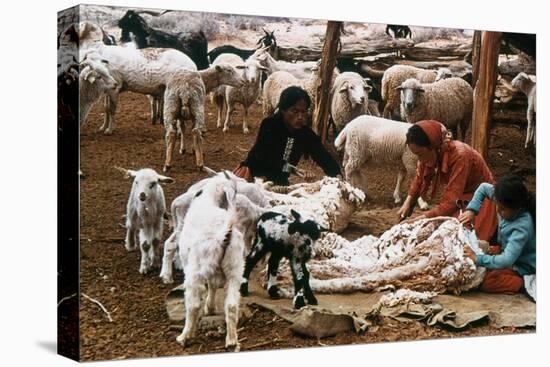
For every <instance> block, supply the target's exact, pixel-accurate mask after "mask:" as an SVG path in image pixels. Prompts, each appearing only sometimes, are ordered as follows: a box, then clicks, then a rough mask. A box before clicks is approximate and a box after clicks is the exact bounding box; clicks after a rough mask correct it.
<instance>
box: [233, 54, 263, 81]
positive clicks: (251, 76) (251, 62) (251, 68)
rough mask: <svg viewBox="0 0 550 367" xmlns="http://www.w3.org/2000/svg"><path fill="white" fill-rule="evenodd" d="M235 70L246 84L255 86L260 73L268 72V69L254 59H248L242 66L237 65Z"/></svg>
mask: <svg viewBox="0 0 550 367" xmlns="http://www.w3.org/2000/svg"><path fill="white" fill-rule="evenodd" d="M235 68H237V69H239V70H241V72H242V76H243V78H244V80H245V82H246V83H250V84H255V83H256V81H258V80H259V79H260V75H261V73H262V71H266V72H268V71H269V69H268V68H266V67H265V66H263V65H261V64H260V63H259V62H258V60H257V59H256V58H255V57H254V58H253V57H249V58H248V59H247V60H246V61H245V62H244V64H242V65H237V66H236V67H235Z"/></svg>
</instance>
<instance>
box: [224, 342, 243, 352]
mask: <svg viewBox="0 0 550 367" xmlns="http://www.w3.org/2000/svg"><path fill="white" fill-rule="evenodd" d="M225 349H227V350H233V352H240V351H241V345H240V344H239V342H236V343H225Z"/></svg>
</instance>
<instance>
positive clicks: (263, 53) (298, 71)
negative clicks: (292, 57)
mask: <svg viewBox="0 0 550 367" xmlns="http://www.w3.org/2000/svg"><path fill="white" fill-rule="evenodd" d="M267 49H268V48H264V49H260V50H258V51H256V53H255V55H256V58H257V59H258V61H259V62H260V63H261V64H262V65H263V66H265V67H266V68H267V69H269V74H272V73H274V72H277V71H286V72H287V73H290V74H292V75H293V76H294V77H296V78H298V79H307V78H309V76H310V75H311V73H312V72H313V71H314V70H315V69H316V67H317V62H316V61H304V62H296V63H293V62H287V61H281V60H275V59H274V58H273V57H272V56H271V55H270V54H269V52H268V50H267Z"/></svg>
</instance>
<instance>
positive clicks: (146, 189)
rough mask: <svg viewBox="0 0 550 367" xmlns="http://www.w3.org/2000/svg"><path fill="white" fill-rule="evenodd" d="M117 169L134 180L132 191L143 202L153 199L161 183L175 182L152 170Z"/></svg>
mask: <svg viewBox="0 0 550 367" xmlns="http://www.w3.org/2000/svg"><path fill="white" fill-rule="evenodd" d="M115 168H116V169H117V170H119V171H120V172H122V173H123V174H124V176H125V177H126V178H130V177H133V178H134V182H133V188H132V191H133V192H135V193H136V195H137V196H138V198H139V200H141V201H146V200H147V199H148V198H150V197H152V195H153V194H154V193H156V192H157V190H158V189H159V186H158V185H159V184H160V183H172V182H174V179H173V178H171V177H166V176H163V175H159V174H158V173H157V172H156V171H155V170H153V169H151V168H143V169H140V170H139V171H134V170H131V169H124V168H121V167H115Z"/></svg>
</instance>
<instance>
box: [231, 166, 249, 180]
mask: <svg viewBox="0 0 550 367" xmlns="http://www.w3.org/2000/svg"><path fill="white" fill-rule="evenodd" d="M233 173H234V174H235V175H236V176H238V177H240V178H244V179H245V180H246V181H248V182H252V179H253V177H252V173H250V168H248V167H247V166H239V167H237V168H235V169H234V170H233Z"/></svg>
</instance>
